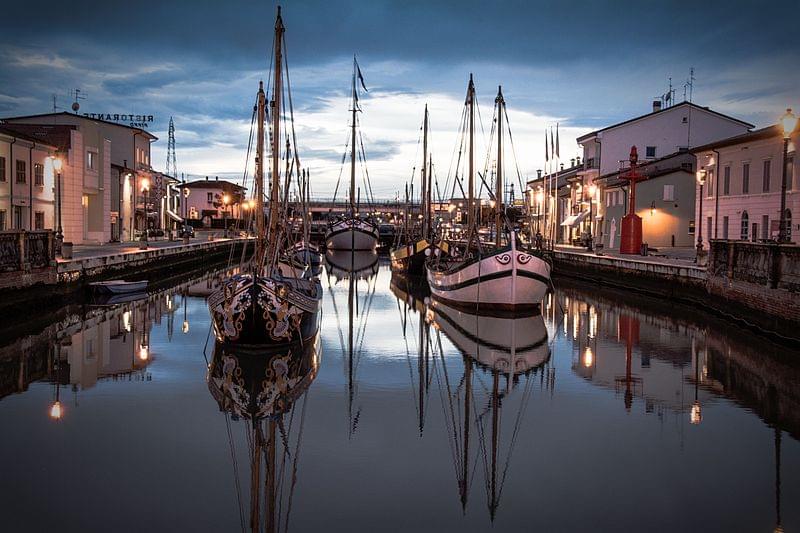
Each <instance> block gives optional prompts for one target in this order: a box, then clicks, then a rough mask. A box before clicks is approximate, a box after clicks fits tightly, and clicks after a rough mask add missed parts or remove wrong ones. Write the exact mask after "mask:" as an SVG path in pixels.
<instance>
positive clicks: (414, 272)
mask: <svg viewBox="0 0 800 533" xmlns="http://www.w3.org/2000/svg"><path fill="white" fill-rule="evenodd" d="M429 249H430V243H428V241H427V240H425V239H422V240H419V241H417V242H415V243H413V244H407V245H405V246H401V247H399V248H397V249H395V250H392V253H391V254H390V256H391V261H392V273H393V274H399V275H401V276H408V277H412V278H424V277H425V258H426V257H427V256H426V255H425V252H426V251H427V250H429Z"/></svg>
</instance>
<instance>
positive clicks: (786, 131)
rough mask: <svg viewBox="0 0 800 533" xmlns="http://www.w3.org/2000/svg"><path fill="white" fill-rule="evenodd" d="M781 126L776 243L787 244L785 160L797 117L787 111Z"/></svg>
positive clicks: (788, 229) (788, 235)
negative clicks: (779, 212) (778, 229)
mask: <svg viewBox="0 0 800 533" xmlns="http://www.w3.org/2000/svg"><path fill="white" fill-rule="evenodd" d="M781 126H782V127H783V172H782V173H781V177H782V179H781V218H780V221H781V227H780V231H779V232H778V242H780V243H787V242H789V240H790V236H791V231H790V230H791V228H788V227H787V225H788V224H787V222H788V220H787V219H786V174H787V172H786V159H787V154H788V152H789V139H790V138H791V136H792V133H794V130H795V129H797V117H795V116H794V113H792V110H791V109H787V110H786V113H785V114H784V115H783V116H782V117H781Z"/></svg>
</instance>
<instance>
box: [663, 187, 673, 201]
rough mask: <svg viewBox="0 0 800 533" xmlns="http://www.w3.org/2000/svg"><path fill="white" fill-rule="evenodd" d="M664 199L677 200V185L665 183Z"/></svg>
mask: <svg viewBox="0 0 800 533" xmlns="http://www.w3.org/2000/svg"><path fill="white" fill-rule="evenodd" d="M664 201H665V202H674V201H675V185H664Z"/></svg>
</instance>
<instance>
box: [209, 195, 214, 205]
mask: <svg viewBox="0 0 800 533" xmlns="http://www.w3.org/2000/svg"><path fill="white" fill-rule="evenodd" d="M207 199H208V203H209V204H210V203H212V202H213V201H214V193H213V192H210V193H208V196H207Z"/></svg>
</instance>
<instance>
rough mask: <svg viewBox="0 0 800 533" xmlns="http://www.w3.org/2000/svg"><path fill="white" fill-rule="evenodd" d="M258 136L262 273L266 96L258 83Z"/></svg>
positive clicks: (259, 261) (258, 239) (258, 231)
mask: <svg viewBox="0 0 800 533" xmlns="http://www.w3.org/2000/svg"><path fill="white" fill-rule="evenodd" d="M256 109H257V110H256V114H257V120H258V135H257V137H258V138H257V142H256V254H255V269H256V272H258V271H260V269H261V265H262V264H263V261H264V235H265V232H264V121H265V115H266V96H265V95H264V82H263V81H259V82H258V98H257V104H256Z"/></svg>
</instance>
